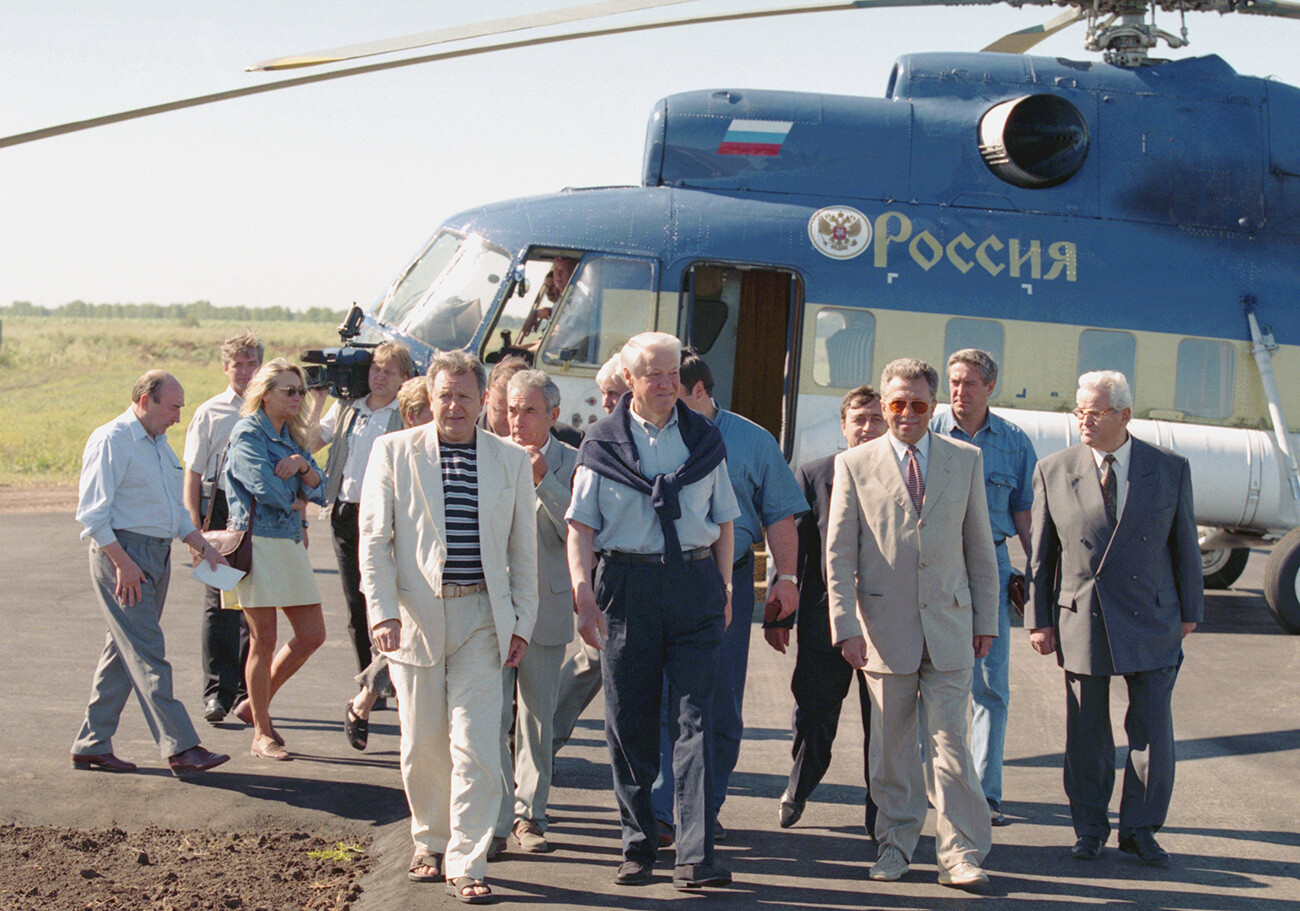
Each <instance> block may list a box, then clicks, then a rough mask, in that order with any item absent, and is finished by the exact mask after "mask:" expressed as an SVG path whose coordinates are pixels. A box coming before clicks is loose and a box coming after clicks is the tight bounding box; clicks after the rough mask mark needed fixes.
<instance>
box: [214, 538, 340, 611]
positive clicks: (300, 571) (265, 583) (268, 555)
mask: <svg viewBox="0 0 1300 911" xmlns="http://www.w3.org/2000/svg"><path fill="white" fill-rule="evenodd" d="M221 603H222V606H223V607H227V608H231V609H233V610H240V609H242V608H245V607H297V606H298V605H300V604H320V588H319V587H318V586H317V585H316V575H315V573H313V572H312V568H311V558H310V557H308V556H307V548H305V547H303V546H302V542H300V541H294V540H291V539H289V538H264V537H262V536H261V535H253V569H252V571H251V572H250V573H249V574H248V575H246V576H244V578H242V579H240V580H239V583H238V584H237V585H236V586H235V588H234V590H233V591H228V592H222V598H221Z"/></svg>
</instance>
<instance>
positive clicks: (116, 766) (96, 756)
mask: <svg viewBox="0 0 1300 911" xmlns="http://www.w3.org/2000/svg"><path fill="white" fill-rule="evenodd" d="M72 767H73V768H74V769H81V770H82V771H83V772H84V771H88V770H90V769H99V770H100V771H101V772H134V771H135V770H136V769H137V768H139V766H137V765H136V764H135V763H134V762H127V761H126V760H125V759H118V758H117V757H116V756H114V755H113V754H112V753H82V754H78V753H73V754H72Z"/></svg>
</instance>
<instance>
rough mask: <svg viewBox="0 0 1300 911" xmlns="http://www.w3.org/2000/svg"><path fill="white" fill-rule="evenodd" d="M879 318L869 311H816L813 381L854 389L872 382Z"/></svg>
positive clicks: (831, 309) (836, 309) (839, 309)
mask: <svg viewBox="0 0 1300 911" xmlns="http://www.w3.org/2000/svg"><path fill="white" fill-rule="evenodd" d="M875 343H876V318H875V316H873V315H872V314H871V313H870V312H869V311H867V310H848V309H845V308H843V307H822V308H821V309H820V310H818V311H817V336H816V340H815V342H814V354H813V381H814V382H816V383H817V385H819V386H837V387H839V388H841V389H852V388H853V387H854V386H859V385H861V384H863V383H870V382H871V355H872V349H873V348H874V347H875Z"/></svg>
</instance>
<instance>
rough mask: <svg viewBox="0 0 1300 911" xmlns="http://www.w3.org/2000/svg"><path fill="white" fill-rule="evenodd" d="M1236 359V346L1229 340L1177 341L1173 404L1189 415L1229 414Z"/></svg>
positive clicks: (1192, 339) (1217, 416)
mask: <svg viewBox="0 0 1300 911" xmlns="http://www.w3.org/2000/svg"><path fill="white" fill-rule="evenodd" d="M1236 361H1237V352H1236V349H1235V348H1233V346H1232V344H1231V343H1229V342H1216V341H1212V340H1210V339H1204V338H1185V339H1183V340H1182V341H1181V342H1179V343H1178V374H1177V377H1176V378H1175V380H1174V407H1175V408H1177V409H1178V410H1179V411H1181V412H1182V413H1183V414H1186V415H1189V416H1191V417H1198V418H1226V417H1228V416H1229V415H1230V414H1232V391H1233V376H1234V372H1235V370H1236V366H1237V364H1236Z"/></svg>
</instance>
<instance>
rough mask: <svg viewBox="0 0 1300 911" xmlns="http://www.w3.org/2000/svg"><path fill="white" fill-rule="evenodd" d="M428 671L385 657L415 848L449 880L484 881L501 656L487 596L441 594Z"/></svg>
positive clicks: (497, 779) (497, 776) (497, 800)
mask: <svg viewBox="0 0 1300 911" xmlns="http://www.w3.org/2000/svg"><path fill="white" fill-rule="evenodd" d="M445 608H446V610H445V613H446V617H447V619H446V631H447V636H446V647H445V650H444V656H443V659H442V660H441V661H439V662H438V663H437V664H435V665H434V666H433V667H416V666H414V665H410V664H403V663H401V662H399V661H395V660H390V663H389V670H390V671H391V673H392V676H393V688H394V690H395V691H396V692H397V706H398V714H399V718H400V719H401V725H402V749H401V767H402V784H403V786H404V787H405V788H406V799H407V802H408V803H409V804H410V806H411V839H412V841H414V842H415V848H416V850H417V851H426V852H428V853H431V854H442V855H444V860H443V871H444V872H445V874H446V877H447V878H448V879H455V878H456V877H459V876H470V877H473V878H474V879H482V878H483V876H484V874H485V873H486V871H487V850H488V845H489V844H490V843H491V841H492V826H493V824H494V823H495V822H496V818H497V810H498V808H499V807H500V806H501V748H500V745H499V738H500V734H501V652H500V649H499V647H498V645H497V634H496V626H495V624H494V623H493V620H492V607H491V605H490V604H489V603H488V596H487V593H486V592H479V593H477V594H473V595H467V596H465V597H463V598H448V599H447V601H446V605H445Z"/></svg>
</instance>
